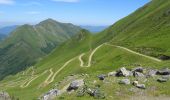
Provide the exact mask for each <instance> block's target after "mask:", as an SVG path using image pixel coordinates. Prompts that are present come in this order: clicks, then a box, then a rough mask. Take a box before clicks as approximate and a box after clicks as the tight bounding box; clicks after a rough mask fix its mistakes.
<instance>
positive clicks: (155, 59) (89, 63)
mask: <svg viewBox="0 0 170 100" xmlns="http://www.w3.org/2000/svg"><path fill="white" fill-rule="evenodd" d="M103 45H108V46H113V47H116V48H120V49H123V50H126V51H128V52H130V53H133V54H136V55H139V56H142V57H145V58H148V59H151V60H154V61H157V62H162V60H160V59H157V58H154V57H151V56H147V55H144V54H141V53H138V52H135V51H133V50H130V49H128V48H125V47H122V46H116V45H112V44H109V43H104V44H101V45H100V46H98V47H97V48H95V49H94V50H93V51H92V53H91V54H90V56H89V60H88V65H87V66H85V65H84V61H83V60H82V57H83V56H84V55H85V53H82V54H81V55H80V56H79V61H80V67H90V66H91V61H92V57H93V55H94V54H95V52H96V51H97V50H98V49H99V48H101V47H102V46H103Z"/></svg>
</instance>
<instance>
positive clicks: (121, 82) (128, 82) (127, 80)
mask: <svg viewBox="0 0 170 100" xmlns="http://www.w3.org/2000/svg"><path fill="white" fill-rule="evenodd" d="M119 84H125V85H129V84H130V80H129V79H122V80H121V81H119Z"/></svg>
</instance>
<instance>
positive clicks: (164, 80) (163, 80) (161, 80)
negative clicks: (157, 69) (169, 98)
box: [157, 78, 168, 83]
mask: <svg viewBox="0 0 170 100" xmlns="http://www.w3.org/2000/svg"><path fill="white" fill-rule="evenodd" d="M157 81H158V82H160V83H163V82H167V81H168V79H165V78H159V79H157Z"/></svg>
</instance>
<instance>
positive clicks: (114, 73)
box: [108, 72, 116, 76]
mask: <svg viewBox="0 0 170 100" xmlns="http://www.w3.org/2000/svg"><path fill="white" fill-rule="evenodd" d="M108 76H116V72H109V73H108Z"/></svg>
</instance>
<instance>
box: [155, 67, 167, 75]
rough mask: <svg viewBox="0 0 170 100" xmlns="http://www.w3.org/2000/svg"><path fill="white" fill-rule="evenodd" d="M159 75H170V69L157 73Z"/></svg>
mask: <svg viewBox="0 0 170 100" xmlns="http://www.w3.org/2000/svg"><path fill="white" fill-rule="evenodd" d="M156 74H157V75H170V69H168V68H166V69H162V70H159V71H157V73H156Z"/></svg>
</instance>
